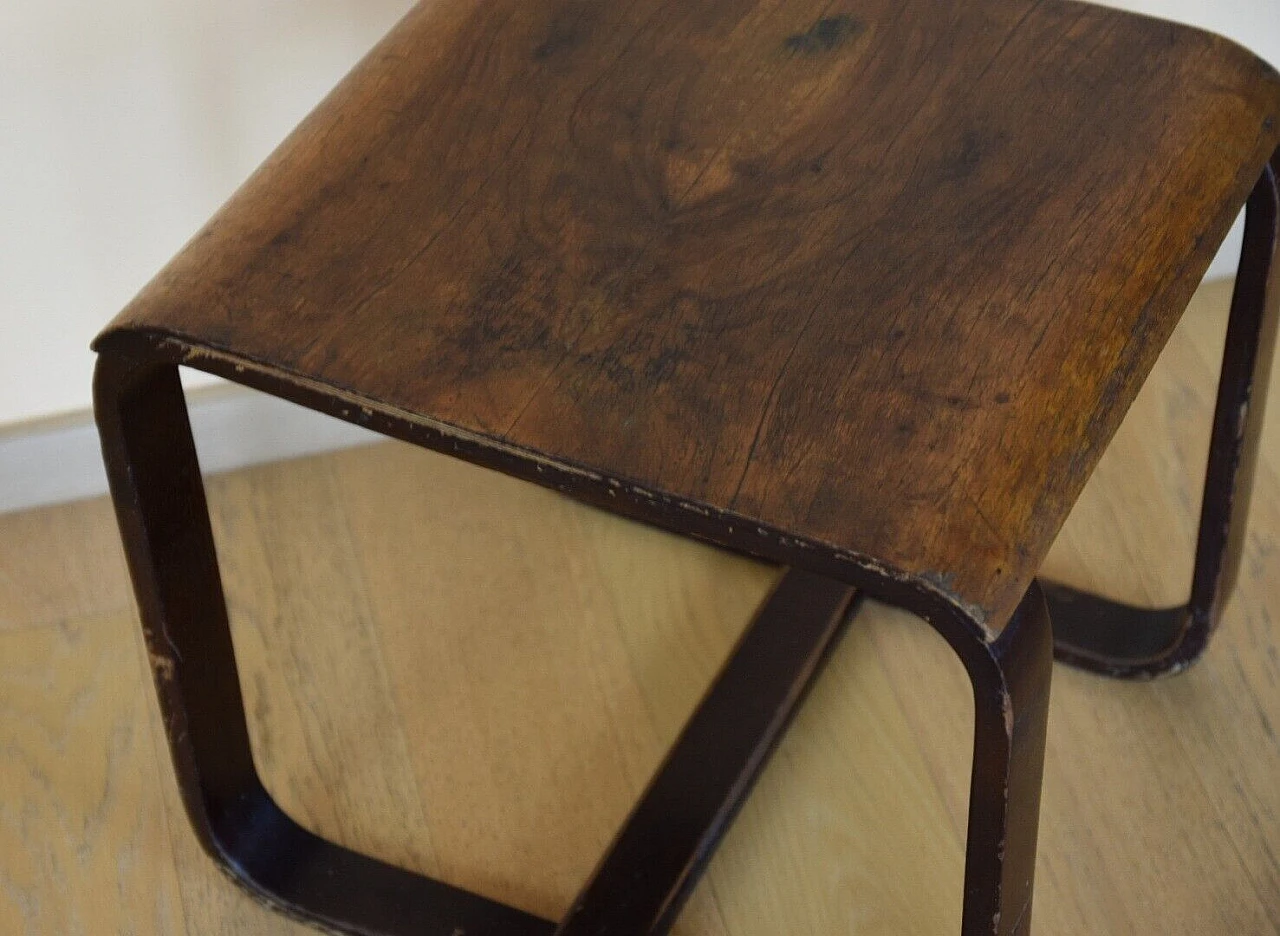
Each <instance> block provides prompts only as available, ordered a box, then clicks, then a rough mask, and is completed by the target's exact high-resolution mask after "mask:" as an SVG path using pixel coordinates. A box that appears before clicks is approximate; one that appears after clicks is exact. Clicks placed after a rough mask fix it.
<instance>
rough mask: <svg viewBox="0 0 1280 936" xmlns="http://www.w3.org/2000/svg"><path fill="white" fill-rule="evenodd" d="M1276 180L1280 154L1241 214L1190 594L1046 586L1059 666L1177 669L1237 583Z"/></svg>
mask: <svg viewBox="0 0 1280 936" xmlns="http://www.w3.org/2000/svg"><path fill="white" fill-rule="evenodd" d="M1277 176H1280V151H1278V152H1277V153H1276V155H1274V156H1273V157H1272V159H1271V163H1270V165H1269V166H1267V168H1266V169H1265V170H1264V171H1263V174H1262V178H1261V179H1259V180H1258V184H1257V185H1256V186H1255V187H1254V189H1253V193H1252V195H1250V197H1249V202H1248V205H1247V207H1246V211H1245V233H1244V249H1243V251H1242V252H1241V256H1240V269H1239V272H1238V274H1237V276H1236V283H1235V291H1234V294H1233V295H1232V299H1231V316H1230V319H1229V321H1228V324H1227V344H1226V351H1225V353H1224V354H1223V360H1222V377H1221V379H1220V381H1219V384H1218V399H1217V404H1216V407H1215V412H1214V420H1213V434H1212V437H1211V439H1210V443H1209V465H1208V470H1207V472H1206V475H1205V485H1204V499H1203V501H1202V505H1201V510H1200V532H1199V535H1198V537H1197V540H1196V560H1195V572H1194V575H1193V578H1192V583H1191V597H1190V599H1189V600H1188V602H1187V603H1186V604H1185V605H1182V606H1180V607H1177V608H1158V609H1152V608H1138V607H1134V606H1133V605H1128V604H1124V603H1122V602H1118V601H1111V600H1109V599H1106V598H1103V597H1101V596H1098V595H1093V594H1090V593H1088V592H1083V591H1079V590H1077V589H1074V588H1070V587H1068V586H1065V585H1059V584H1056V583H1053V582H1043V583H1042V585H1043V587H1044V592H1045V598H1046V599H1047V600H1048V603H1049V614H1050V616H1051V617H1052V618H1053V626H1054V634H1055V641H1056V647H1055V651H1056V654H1057V657H1058V659H1059V660H1062V661H1063V662H1065V663H1070V664H1072V665H1074V666H1079V667H1082V668H1084V669H1089V670H1093V671H1095V672H1099V673H1104V674H1106V675H1108V676H1117V677H1123V678H1149V677H1153V676H1162V675H1166V674H1170V673H1176V672H1179V671H1181V670H1183V669H1185V668H1186V667H1187V666H1189V665H1190V664H1191V663H1194V662H1195V661H1196V660H1197V659H1198V658H1199V656H1200V654H1201V653H1203V652H1204V649H1205V647H1206V646H1207V645H1208V642H1209V637H1210V635H1211V634H1212V633H1213V631H1214V629H1215V628H1216V627H1217V624H1218V620H1219V618H1220V617H1221V615H1222V608H1223V605H1224V604H1225V603H1226V600H1227V598H1228V597H1229V595H1230V593H1231V591H1232V589H1233V588H1234V586H1235V581H1236V574H1237V572H1238V570H1239V566H1240V553H1241V551H1242V549H1243V545H1244V533H1245V518H1246V516H1247V515H1248V512H1249V494H1250V488H1251V487H1252V482H1253V467H1254V460H1255V455H1256V452H1257V448H1258V437H1259V436H1260V435H1261V433H1262V423H1263V413H1262V411H1263V407H1264V405H1265V402H1266V396H1267V382H1268V377H1269V375H1270V370H1271V358H1272V351H1273V348H1274V346H1275V339H1276V329H1277V324H1278V322H1280V273H1277V266H1278V264H1277V263H1276V262H1275V260H1276V254H1277V249H1278V245H1280V239H1278V233H1277V217H1278V216H1280V189H1278V187H1277V186H1278V183H1277Z"/></svg>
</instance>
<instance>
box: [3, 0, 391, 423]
mask: <svg viewBox="0 0 1280 936" xmlns="http://www.w3.org/2000/svg"><path fill="white" fill-rule="evenodd" d="M410 5H411V0H0V336H2V337H0V425H3V424H5V423H9V422H13V421H17V420H24V419H30V418H33V417H40V416H45V415H48V414H51V413H58V412H63V411H67V410H76V409H81V408H83V407H86V406H88V404H89V384H90V373H91V369H92V356H91V355H90V353H89V351H88V342H89V341H90V340H91V339H92V337H93V335H94V334H95V333H96V332H97V330H98V329H99V328H100V327H101V326H102V325H103V324H105V323H106V321H107V320H108V319H109V318H110V317H111V316H112V315H114V314H115V313H116V312H117V311H118V310H119V309H120V308H121V307H122V306H123V305H124V304H125V302H127V301H128V300H129V298H130V297H131V296H133V294H134V293H135V292H137V290H138V289H139V288H140V287H141V286H142V285H143V284H144V283H145V282H146V281H147V280H148V279H150V277H151V276H152V274H154V273H155V272H156V271H157V270H158V269H159V268H160V266H161V265H162V264H163V263H164V262H165V261H166V260H168V258H169V257H170V256H172V255H173V253H175V252H176V251H177V249H178V248H179V247H181V246H182V244H183V242H184V241H185V240H186V239H187V238H188V237H189V236H190V235H191V234H193V233H194V232H195V230H196V229H197V228H198V227H199V226H200V224H202V223H203V222H204V220H205V219H206V218H207V217H208V216H209V215H210V214H212V213H213V211H214V210H215V209H216V208H217V207H218V206H219V205H220V204H221V203H222V202H223V201H224V200H225V199H226V197H227V196H228V195H229V194H230V193H231V192H232V191H233V190H234V189H235V187H236V186H237V185H238V184H239V182H240V181H242V180H243V179H244V177H245V176H246V175H247V174H248V173H249V172H250V171H251V170H252V169H253V168H254V167H255V166H256V165H257V164H258V163H259V162H260V161H261V160H262V159H263V158H264V157H265V156H266V155H267V153H269V152H270V151H271V149H272V148H273V147H274V146H275V145H276V143H277V142H279V140H280V139H281V138H282V137H283V136H284V135H285V133H287V132H288V131H289V129H290V128H292V127H293V125H294V124H295V123H297V122H298V120H300V119H301V118H302V117H303V116H304V115H305V114H306V113H307V112H308V111H309V110H310V109H311V108H312V106H314V105H315V103H316V102H317V101H318V100H319V99H320V98H321V97H322V96H323V95H324V94H325V92H327V91H328V90H329V88H330V87H332V85H333V84H334V83H335V82H336V81H337V80H338V79H339V78H341V77H342V75H343V74H345V73H346V71H347V70H348V69H349V68H350V67H351V65H353V64H354V63H355V62H356V60H357V59H359V58H360V56H361V55H363V54H364V53H365V51H367V50H368V48H369V47H370V46H372V45H373V44H374V42H376V41H377V40H378V38H379V37H380V36H381V35H382V34H383V33H385V32H386V31H387V30H388V29H389V28H390V27H391V25H392V24H393V23H394V22H395V21H396V19H398V18H399V17H400V16H401V15H402V14H403V12H404V11H405V10H407V9H408V8H409V6H410Z"/></svg>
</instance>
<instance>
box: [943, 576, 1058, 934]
mask: <svg viewBox="0 0 1280 936" xmlns="http://www.w3.org/2000/svg"><path fill="white" fill-rule="evenodd" d="M965 663H966V666H967V668H968V670H969V676H970V679H971V680H972V681H973V692H974V716H975V724H974V741H973V776H972V780H971V783H970V788H969V834H968V841H967V844H966V846H965V875H964V918H963V919H964V922H963V927H962V932H963V934H964V936H979V934H981V936H1026V934H1027V933H1029V932H1030V931H1031V897H1032V891H1033V883H1034V877H1035V866H1036V838H1037V834H1038V830H1039V825H1040V781H1041V777H1042V776H1043V773H1044V745H1045V729H1046V726H1047V723H1048V717H1049V684H1050V679H1051V673H1052V670H1053V635H1052V631H1051V627H1050V623H1049V614H1048V611H1047V609H1046V607H1045V602H1044V597H1043V596H1042V594H1041V592H1040V588H1039V586H1037V585H1036V584H1034V583H1033V584H1032V586H1031V588H1030V590H1028V592H1027V594H1026V596H1025V597H1024V598H1023V599H1022V603H1021V604H1020V605H1019V606H1018V610H1017V611H1016V612H1015V613H1014V616H1013V619H1012V620H1011V621H1010V622H1009V624H1008V625H1007V626H1006V628H1005V630H1004V631H1003V633H1001V635H1000V637H999V638H998V639H997V640H996V641H995V643H993V644H992V645H990V647H987V648H985V655H984V656H979V657H977V658H975V659H973V660H969V659H966V660H965Z"/></svg>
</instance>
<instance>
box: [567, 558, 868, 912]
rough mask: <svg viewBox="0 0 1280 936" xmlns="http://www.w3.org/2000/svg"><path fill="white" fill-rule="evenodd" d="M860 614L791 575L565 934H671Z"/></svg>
mask: <svg viewBox="0 0 1280 936" xmlns="http://www.w3.org/2000/svg"><path fill="white" fill-rule="evenodd" d="M854 607H855V593H854V590H853V589H852V588H850V587H848V586H847V585H842V584H840V583H839V582H836V581H834V580H832V579H828V578H822V577H820V576H817V575H813V574H811V573H807V572H800V571H797V570H792V571H791V572H788V573H787V574H786V576H785V577H784V578H783V579H782V581H781V582H779V583H778V587H777V588H776V589H775V590H774V592H773V594H772V595H771V596H770V598H769V600H768V601H767V602H765V605H764V607H763V608H762V609H761V611H760V613H759V614H758V615H757V616H756V619H755V621H754V622H753V623H752V625H751V627H750V628H748V630H747V632H746V633H745V634H744V635H743V637H742V640H741V641H740V642H739V644H738V647H737V648H736V649H735V650H734V652H733V656H732V657H731V658H730V660H729V662H728V663H726V664H725V667H724V669H723V670H721V672H720V675H719V676H717V677H716V681H715V682H714V683H713V684H712V686H711V689H710V690H709V691H708V692H707V695H706V696H705V698H704V699H703V701H702V702H701V704H700V705H699V706H698V710H697V711H696V712H695V713H694V715H693V717H692V718H691V719H690V720H689V724H688V725H686V726H685V729H684V731H683V732H681V734H680V738H679V740H677V741H676V743H675V745H674V746H673V747H672V748H671V751H670V753H669V754H668V755H667V759H666V761H665V762H664V763H663V764H662V766H661V767H659V768H658V771H657V773H656V774H655V775H654V777H653V780H651V781H650V783H649V788H648V789H647V790H646V791H645V793H644V796H643V797H641V799H640V802H639V803H638V804H637V805H636V808H635V809H634V810H633V811H632V813H631V816H630V817H629V818H628V819H627V822H626V824H625V825H624V826H623V827H622V829H621V831H620V832H619V833H618V836H617V838H616V839H614V842H613V845H612V846H610V849H609V852H608V853H607V854H606V855H605V858H604V860H603V861H602V862H601V864H600V865H599V867H597V868H596V870H595V873H594V874H592V876H591V881H590V882H589V883H588V884H587V886H586V888H585V889H584V890H583V891H582V893H581V894H579V895H578V898H577V899H576V900H575V901H574V903H573V906H572V907H571V908H570V910H569V912H568V914H566V915H565V918H564V920H563V922H562V923H561V924H560V927H559V929H557V930H556V933H557V934H559V936H587V934H597V933H609V934H610V936H657V934H661V933H666V932H667V931H668V930H669V929H670V928H671V925H672V923H674V922H675V919H676V916H677V915H678V914H679V912H680V908H681V907H683V906H684V902H685V900H686V899H687V898H688V896H689V894H690V893H691V892H692V890H693V887H694V885H695V884H697V882H698V879H699V878H700V877H701V876H702V872H703V871H704V870H705V868H706V865H707V862H708V861H710V860H711V856H712V854H713V853H714V851H715V847H716V845H717V844H719V841H720V838H721V837H722V836H723V835H724V833H725V831H726V830H727V829H728V827H729V824H730V823H731V822H732V821H733V817H734V816H735V815H736V814H737V812H738V810H739V809H740V808H741V806H742V804H743V802H745V800H746V798H747V795H748V794H749V793H750V792H751V787H752V786H753V785H754V783H755V781H756V778H757V777H759V775H760V772H761V771H762V770H763V769H764V765H765V763H766V762H767V760H768V758H769V755H770V754H771V753H772V752H773V750H774V748H775V747H776V746H777V744H778V742H779V741H780V740H781V739H782V735H783V733H784V732H785V731H786V729H787V725H789V724H790V722H791V718H792V716H794V715H795V713H796V711H797V710H798V709H799V707H800V703H801V702H802V701H803V700H804V697H805V695H806V694H807V692H808V690H809V687H810V686H811V685H812V684H813V680H814V678H815V677H816V676H817V675H818V673H819V672H820V671H821V669H822V664H823V663H824V662H826V659H827V657H828V656H829V655H830V652H831V650H832V649H833V648H834V647H835V645H836V643H837V641H838V639H839V636H840V634H842V633H843V631H844V626H845V625H846V624H847V623H848V621H849V620H850V617H851V616H852V614H853V612H854Z"/></svg>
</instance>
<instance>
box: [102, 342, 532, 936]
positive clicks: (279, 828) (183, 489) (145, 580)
mask: <svg viewBox="0 0 1280 936" xmlns="http://www.w3.org/2000/svg"><path fill="white" fill-rule="evenodd" d="M95 408H96V415H97V419H98V426H99V432H100V433H101V436H102V446H103V454H104V458H105V460H106V463H107V471H108V476H109V478H110V482H111V491H112V496H113V497H114V499H115V505H116V514H117V517H118V519H119V522H120V528H121V533H122V535H123V537H124V542H125V551H126V554H127V556H128V560H129V570H130V574H131V576H132V578H133V584H134V591H135V594H136V595H137V600H138V606H139V611H140V613H141V617H142V627H143V632H144V634H145V637H146V642H147V649H148V653H149V655H150V657H151V668H152V672H153V675H154V677H155V682H156V688H157V690H158V692H159V696H160V707H161V710H162V713H163V717H164V724H165V731H166V733H167V734H168V738H169V746H170V753H171V755H172V758H173V763H174V768H175V771H176V773H177V778H178V784H179V787H180V789H181V792H182V799H183V804H184V805H185V807H186V810H187V815H188V817H189V818H190V820H191V824H192V826H193V827H194V829H195V832H196V835H197V836H198V837H199V839H200V843H201V844H202V845H203V846H204V848H205V850H206V851H207V852H208V853H209V854H210V855H211V856H212V857H213V858H214V860H215V861H216V862H217V863H218V864H219V865H220V866H221V867H222V868H223V869H224V870H225V871H226V872H227V873H228V874H230V875H231V877H232V878H234V879H235V880H236V881H237V883H239V884H241V885H242V886H243V887H245V888H246V889H247V890H248V891H249V892H250V893H252V894H253V895H254V896H256V897H257V898H259V899H260V900H262V901H264V902H265V903H267V904H269V905H271V906H273V907H274V908H276V909H278V910H280V911H282V912H283V913H286V914H288V915H290V916H293V917H296V918H299V919H302V920H306V921H307V922H311V923H316V924H320V925H322V926H324V927H326V928H328V929H331V930H336V931H340V932H344V933H359V934H363V936H375V934H376V936H400V934H405V936H407V934H410V933H413V934H419V936H421V934H438V936H456V934H457V933H459V932H466V933H468V934H488V933H493V934H497V933H502V934H522V936H550V934H551V932H552V931H553V930H554V929H555V926H554V924H553V923H551V922H549V921H547V920H541V919H538V918H537V917H534V916H531V915H529V914H526V913H523V912H522V911H519V910H516V909H513V908H511V907H507V906H504V905H502V904H499V903H496V902H494V901H491V900H486V899H484V898H483V897H478V896H476V895H474V894H470V893H468V892H466V891H463V890H460V889H458V888H455V887H450V886H448V885H446V884H442V883H440V882H438V881H433V880H430V879H429V878H425V877H422V876H420V875H417V874H412V873H410V872H407V871H404V870H401V869H399V868H395V867H392V866H390V865H387V864H383V863H382V862H379V861H374V860H373V859H370V858H366V857H364V856H363V855H359V854H356V853H355V852H352V851H349V850H348V849H345V848H342V847H340V846H338V845H335V844H333V843H331V842H327V841H325V840H323V839H321V838H319V837H317V836H315V835H313V834H311V833H310V832H308V831H306V830H305V829H303V828H302V827H300V826H299V825H297V824H296V823H295V822H294V821H293V820H292V819H290V818H289V817H288V816H286V815H285V814H284V813H283V812H282V811H281V810H280V808H279V807H278V806H277V805H276V804H275V802H273V801H272V799H271V797H270V796H269V795H268V793H267V791H266V790H265V789H264V788H263V786H262V783H261V781H260V780H259V778H258V774H257V771H256V770H255V769H254V765H253V758H252V755H251V753H250V749H249V733H248V728H247V727H246V724H245V717H244V703H243V700H242V698H241V695H240V682H239V678H238V676H237V674H236V662H235V656H234V652H233V649H232V645H231V634H230V630H229V628H228V624H227V612H226V606H225V603H224V599H223V593H222V584H221V580H220V577H219V574H218V564H217V558H216V556H215V554H214V545H213V534H212V531H211V529H210V526H209V517H208V512H207V509H206V505H205V497H204V485H203V482H202V481H201V478H200V471H199V467H198V465H197V462H196V455H195V447H194V445H193V444H192V440H191V429H190V426H189V424H188V420H187V411H186V404H185V402H184V400H183V396H182V388H181V385H180V384H179V381H178V373H177V368H175V367H174V366H172V365H152V364H147V363H144V362H138V361H133V360H130V359H126V358H121V357H115V356H111V355H104V356H102V357H101V358H100V359H99V363H98V370H97V374H96V378H95Z"/></svg>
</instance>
